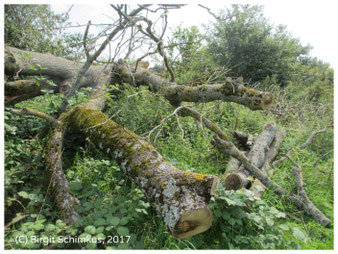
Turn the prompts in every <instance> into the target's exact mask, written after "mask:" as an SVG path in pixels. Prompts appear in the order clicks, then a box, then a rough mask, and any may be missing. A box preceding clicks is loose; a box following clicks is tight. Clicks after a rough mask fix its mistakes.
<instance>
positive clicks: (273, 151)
mask: <svg viewBox="0 0 338 254" xmlns="http://www.w3.org/2000/svg"><path fill="white" fill-rule="evenodd" d="M285 134H286V131H285V130H284V129H282V130H278V131H277V133H276V136H275V139H274V141H273V142H272V144H271V146H270V149H269V150H268V151H267V152H266V154H265V161H264V164H263V166H262V168H261V170H262V171H265V172H266V174H267V175H268V176H270V177H271V176H272V175H273V168H272V167H271V165H270V163H271V162H272V161H273V160H274V158H275V157H276V155H277V154H278V151H279V149H280V146H281V144H282V140H283V137H284V136H285ZM251 189H252V191H253V192H254V193H255V194H256V197H258V198H262V196H263V194H264V192H265V189H266V187H265V186H264V184H262V182H261V181H260V180H258V179H257V178H256V179H255V181H254V182H253V184H252V187H251Z"/></svg>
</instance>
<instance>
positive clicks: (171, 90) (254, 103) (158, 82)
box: [112, 61, 274, 110]
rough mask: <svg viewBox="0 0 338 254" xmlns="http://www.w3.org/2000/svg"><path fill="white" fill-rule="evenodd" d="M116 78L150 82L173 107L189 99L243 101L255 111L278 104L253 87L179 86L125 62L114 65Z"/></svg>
mask: <svg viewBox="0 0 338 254" xmlns="http://www.w3.org/2000/svg"><path fill="white" fill-rule="evenodd" d="M112 73H115V74H116V75H115V76H113V77H112V78H113V79H114V80H115V82H117V83H119V82H127V83H129V84H132V85H136V86H137V85H146V86H149V87H151V88H152V89H153V90H154V91H157V92H159V93H160V94H161V95H163V96H164V97H165V98H166V99H168V100H169V101H170V103H171V104H172V105H173V106H179V105H180V103H181V102H182V101H186V102H210V101H215V100H222V101H227V102H235V103H238V104H242V105H244V106H246V107H248V108H250V109H252V110H259V109H260V110H262V109H268V108H270V107H271V105H272V104H273V103H274V98H273V96H272V94H271V93H265V92H260V91H256V90H254V89H249V88H246V87H244V86H243V85H241V84H238V85H234V84H233V83H231V82H225V83H224V84H215V85H201V86H197V87H192V86H185V85H178V84H176V83H174V82H169V81H167V80H164V79H162V78H161V77H159V76H157V75H156V74H154V73H152V72H150V71H149V70H146V69H143V68H137V69H136V70H134V68H132V67H130V66H129V65H127V64H126V63H124V62H123V61H119V62H118V63H116V64H114V65H113V70H112Z"/></svg>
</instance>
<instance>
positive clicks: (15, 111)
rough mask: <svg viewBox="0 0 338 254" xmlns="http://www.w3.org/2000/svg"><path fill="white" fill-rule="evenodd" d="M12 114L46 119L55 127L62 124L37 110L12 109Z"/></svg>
mask: <svg viewBox="0 0 338 254" xmlns="http://www.w3.org/2000/svg"><path fill="white" fill-rule="evenodd" d="M10 112H11V113H12V114H14V115H19V116H22V115H31V116H37V117H40V118H42V119H45V120H47V121H49V122H50V123H52V124H53V125H58V124H60V123H61V122H60V121H59V120H56V119H55V118H53V117H51V116H49V115H47V114H45V113H43V112H40V111H38V110H35V109H32V108H24V109H20V110H18V109H10Z"/></svg>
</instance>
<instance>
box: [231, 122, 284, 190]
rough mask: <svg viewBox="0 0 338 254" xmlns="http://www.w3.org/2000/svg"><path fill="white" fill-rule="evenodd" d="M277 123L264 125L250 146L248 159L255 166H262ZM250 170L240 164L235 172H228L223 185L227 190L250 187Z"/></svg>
mask: <svg viewBox="0 0 338 254" xmlns="http://www.w3.org/2000/svg"><path fill="white" fill-rule="evenodd" d="M277 129H278V127H277V124H276V123H274V122H269V123H267V124H265V125H264V127H263V130H262V133H261V134H260V135H259V136H258V137H257V139H256V140H255V142H254V145H253V146H252V148H251V150H250V152H249V154H248V159H250V160H251V163H253V164H254V165H255V166H256V167H258V168H260V167H262V165H263V163H264V160H265V153H266V152H267V151H268V149H269V147H270V145H271V143H272V142H273V140H274V138H275V135H276V132H277ZM250 176H251V172H250V171H249V170H247V169H246V168H245V167H244V165H242V166H241V167H240V168H239V169H238V171H237V172H236V173H232V174H229V175H228V176H227V177H226V179H225V187H226V189H228V190H238V189H241V188H243V187H246V188H250V187H251V181H252V179H250Z"/></svg>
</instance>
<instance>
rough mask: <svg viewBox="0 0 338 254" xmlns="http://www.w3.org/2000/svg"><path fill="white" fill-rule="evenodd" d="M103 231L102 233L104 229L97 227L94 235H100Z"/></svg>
mask: <svg viewBox="0 0 338 254" xmlns="http://www.w3.org/2000/svg"><path fill="white" fill-rule="evenodd" d="M103 231H104V227H103V226H101V227H98V228H97V229H96V234H100V233H102V232H103Z"/></svg>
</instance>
